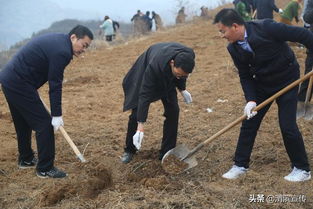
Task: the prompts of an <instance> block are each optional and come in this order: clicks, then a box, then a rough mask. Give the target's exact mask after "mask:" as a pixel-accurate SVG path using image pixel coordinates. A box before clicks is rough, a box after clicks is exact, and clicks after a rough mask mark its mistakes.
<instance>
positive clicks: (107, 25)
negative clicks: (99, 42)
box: [99, 16, 114, 42]
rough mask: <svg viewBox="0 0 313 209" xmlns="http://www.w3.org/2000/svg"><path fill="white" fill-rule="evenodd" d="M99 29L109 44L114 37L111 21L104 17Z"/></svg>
mask: <svg viewBox="0 0 313 209" xmlns="http://www.w3.org/2000/svg"><path fill="white" fill-rule="evenodd" d="M99 27H100V28H102V29H103V31H104V35H105V40H106V41H108V42H111V41H112V38H113V35H114V28H113V21H112V20H111V19H110V17H109V16H105V17H104V22H103V23H102V24H101V25H100V26H99Z"/></svg>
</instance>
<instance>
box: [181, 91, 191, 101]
mask: <svg viewBox="0 0 313 209" xmlns="http://www.w3.org/2000/svg"><path fill="white" fill-rule="evenodd" d="M180 93H181V95H182V96H183V97H184V101H185V103H186V104H190V103H191V102H192V98H191V94H190V93H189V92H188V91H187V90H184V91H181V92H180Z"/></svg>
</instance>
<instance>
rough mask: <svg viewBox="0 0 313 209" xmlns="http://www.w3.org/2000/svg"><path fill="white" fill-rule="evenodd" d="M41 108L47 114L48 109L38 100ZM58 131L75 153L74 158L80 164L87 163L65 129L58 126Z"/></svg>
mask: <svg viewBox="0 0 313 209" xmlns="http://www.w3.org/2000/svg"><path fill="white" fill-rule="evenodd" d="M40 100H41V102H42V104H43V106H44V107H45V108H46V110H47V111H48V113H49V114H51V113H50V111H49V108H48V106H47V105H46V104H45V103H44V101H43V100H42V99H41V98H40ZM59 130H60V131H61V133H62V135H63V137H64V138H65V140H66V141H67V142H68V143H69V145H70V146H71V148H72V149H73V151H74V152H75V154H76V156H77V157H78V159H79V160H80V161H81V162H82V163H85V162H87V161H86V159H85V158H84V156H83V155H82V154H81V153H80V151H79V150H78V148H77V147H76V145H75V144H74V142H73V140H72V139H71V137H70V136H69V135H68V134H67V132H66V131H65V129H64V128H63V126H60V128H59Z"/></svg>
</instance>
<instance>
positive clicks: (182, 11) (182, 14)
mask: <svg viewBox="0 0 313 209" xmlns="http://www.w3.org/2000/svg"><path fill="white" fill-rule="evenodd" d="M186 17H187V15H186V14H185V7H181V8H180V10H179V11H178V13H177V16H176V24H182V23H185V22H186Z"/></svg>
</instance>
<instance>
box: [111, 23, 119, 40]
mask: <svg viewBox="0 0 313 209" xmlns="http://www.w3.org/2000/svg"><path fill="white" fill-rule="evenodd" d="M112 21H113V30H114V34H113V39H115V37H116V34H117V33H118V30H119V28H120V23H119V22H117V21H115V20H112Z"/></svg>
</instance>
